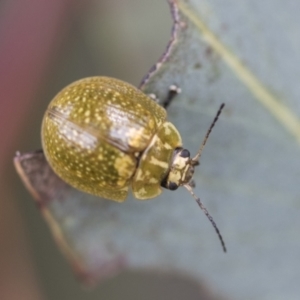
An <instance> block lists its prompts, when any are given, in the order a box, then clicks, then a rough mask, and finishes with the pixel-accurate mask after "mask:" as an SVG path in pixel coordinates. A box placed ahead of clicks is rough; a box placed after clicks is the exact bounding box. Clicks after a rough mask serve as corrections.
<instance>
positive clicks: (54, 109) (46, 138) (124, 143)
mask: <svg viewBox="0 0 300 300" xmlns="http://www.w3.org/2000/svg"><path fill="white" fill-rule="evenodd" d="M179 92H180V90H179V89H176V87H174V86H173V87H172V88H171V89H170V91H169V95H168V98H167V99H166V101H165V102H164V104H163V106H164V107H167V106H168V105H169V103H170V102H171V100H172V98H173V97H174V96H175V95H176V94H177V93H179ZM164 107H162V106H161V105H159V104H158V103H157V102H156V101H154V100H153V99H152V98H151V97H150V96H149V95H146V94H144V93H143V92H142V91H140V90H139V89H137V88H135V87H134V86H132V85H130V84H129V83H126V82H123V81H121V80H118V79H114V78H110V77H89V78H84V79H81V80H78V81H76V82H74V83H72V84H70V85H69V86H67V87H65V88H64V89H63V90H62V91H61V92H59V93H58V94H57V96H56V97H55V98H54V99H53V100H52V101H51V102H50V104H49V106H48V108H47V110H46V112H45V115H44V118H43V122H42V145H43V150H44V153H45V156H46V159H47V161H48V163H49V164H50V166H51V167H52V169H53V170H54V172H55V173H56V174H57V175H58V176H59V177H60V178H61V179H63V180H64V181H65V182H67V183H68V184H70V185H71V186H73V187H75V188H77V189H79V190H81V191H84V192H87V193H90V194H93V195H96V196H99V197H102V198H106V199H110V200H114V201H118V202H123V201H125V199H126V198H127V195H128V192H129V188H130V187H131V189H132V192H133V195H134V196H135V198H137V199H140V200H145V199H151V198H155V197H157V196H158V195H160V194H161V192H162V187H163V188H166V189H169V190H176V189H177V188H178V187H180V186H184V187H185V188H186V189H187V190H188V191H189V192H190V193H191V195H192V196H193V197H194V198H195V200H196V201H197V203H198V205H199V206H200V208H201V209H202V210H203V211H204V213H205V214H206V216H207V217H208V218H209V220H210V221H211V223H212V225H213V226H214V228H215V230H216V232H217V234H218V236H219V239H220V241H221V244H222V247H223V250H224V251H225V252H226V247H225V244H224V241H223V238H222V236H221V234H220V232H219V230H218V228H217V226H216V224H215V222H214V220H213V219H212V217H211V216H210V215H209V213H208V211H207V209H206V208H205V207H204V206H203V204H202V202H201V200H200V198H198V197H197V196H196V195H195V194H194V192H193V189H192V186H193V181H192V177H193V174H194V168H195V166H197V165H198V164H199V159H200V156H201V153H202V150H203V148H204V146H205V143H206V141H207V139H208V136H209V134H210V132H211V130H212V128H213V126H214V125H215V123H216V121H217V119H218V117H219V115H220V113H221V111H222V109H223V107H224V104H222V105H221V107H220V109H219V111H218V112H217V115H216V117H215V119H214V121H213V122H212V124H211V126H210V128H209V130H208V131H207V134H206V136H205V138H204V141H203V143H202V145H201V147H200V149H199V151H198V153H197V154H196V155H195V156H194V157H193V158H191V157H190V152H189V151H188V150H187V149H184V148H183V147H182V140H181V136H180V134H179V132H178V130H177V129H176V127H175V126H174V125H173V124H172V123H171V122H169V121H167V113H166V110H165V108H164Z"/></svg>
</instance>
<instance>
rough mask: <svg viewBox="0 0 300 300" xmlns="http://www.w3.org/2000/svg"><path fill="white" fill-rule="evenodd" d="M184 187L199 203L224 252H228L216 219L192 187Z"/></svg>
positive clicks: (187, 185)
mask: <svg viewBox="0 0 300 300" xmlns="http://www.w3.org/2000/svg"><path fill="white" fill-rule="evenodd" d="M184 187H185V188H186V189H187V190H188V191H189V192H190V193H191V195H192V196H193V197H194V199H195V200H196V202H197V203H198V205H199V207H200V208H201V209H202V210H203V212H204V213H205V215H206V216H207V218H208V220H209V221H210V222H211V224H212V226H213V227H214V228H215V230H216V233H217V235H218V237H219V240H220V242H221V244H222V247H223V251H224V252H226V251H227V249H226V246H225V242H224V240H223V237H222V235H221V233H220V230H219V228H218V226H217V224H216V222H215V221H214V219H213V218H212V216H211V215H210V214H209V212H208V210H207V209H206V208H205V206H204V205H203V203H202V202H201V200H200V198H199V197H197V196H196V195H195V193H194V191H193V189H192V188H191V186H190V185H189V184H185V185H184Z"/></svg>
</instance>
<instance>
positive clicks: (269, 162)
mask: <svg viewBox="0 0 300 300" xmlns="http://www.w3.org/2000/svg"><path fill="white" fill-rule="evenodd" d="M170 5H171V8H172V14H173V18H174V21H175V25H174V28H173V32H172V39H171V41H170V43H169V46H168V48H167V51H166V53H165V54H164V55H163V56H162V58H161V60H160V62H159V63H158V64H157V65H156V66H155V67H154V68H153V69H152V70H151V72H150V73H149V75H148V76H146V78H145V79H144V80H143V82H142V84H141V88H142V89H143V90H144V91H145V92H146V93H155V94H156V95H157V96H158V98H159V99H160V101H162V100H163V99H164V98H165V97H166V95H167V93H168V88H169V86H170V85H172V84H176V85H178V86H179V87H180V88H181V89H182V93H181V94H180V95H179V96H178V97H177V98H176V99H175V100H174V101H173V103H172V104H171V106H170V109H169V110H168V115H169V119H170V120H171V121H172V122H173V123H174V125H175V126H176V127H177V128H178V129H179V131H180V132H181V135H182V138H183V141H184V146H185V147H186V148H187V149H189V150H190V151H191V153H192V154H193V153H195V152H196V151H197V150H198V148H199V146H200V144H201V142H202V139H203V138H204V136H205V134H206V131H207V129H208V127H209V125H210V123H211V122H212V120H213V117H214V115H215V113H216V112H217V109H218V108H219V105H220V104H221V103H222V102H225V103H226V107H225V110H224V112H223V113H222V115H221V117H220V119H219V121H218V122H217V124H216V126H215V128H214V129H213V132H212V134H211V136H210V138H209V140H208V142H207V145H206V148H205V149H204V152H203V155H202V157H201V166H200V167H198V170H196V174H195V176H194V180H195V182H196V188H195V193H196V194H197V195H198V196H200V197H201V200H202V202H204V203H205V205H206V207H207V208H208V210H209V211H210V213H211V215H212V216H213V218H214V220H215V221H216V223H217V224H218V227H219V229H220V231H221V233H222V235H223V238H224V239H225V242H226V244H227V247H228V253H227V254H226V255H224V254H223V253H222V249H221V246H220V243H219V241H218V238H217V236H216V235H215V232H214V229H213V228H212V226H211V224H210V223H209V222H208V221H207V219H206V217H205V216H204V215H203V213H202V211H201V210H200V209H199V208H198V206H197V204H196V203H195V201H194V200H193V198H192V197H191V195H189V194H188V193H187V192H186V191H185V190H184V189H180V190H177V191H175V192H171V191H164V193H163V195H162V196H160V197H158V198H157V199H153V200H151V201H145V202H144V201H137V200H134V199H133V198H132V197H130V198H129V199H128V200H127V201H126V202H125V203H124V204H118V203H114V202H111V201H107V200H103V199H98V198H95V197H91V196H89V195H86V194H83V193H80V192H78V191H75V190H74V189H72V188H70V187H68V186H67V185H65V184H64V183H62V182H61V181H60V180H59V179H58V178H57V177H56V176H55V175H54V174H53V173H52V171H51V170H50V169H49V166H48V165H47V163H46V161H45V159H44V156H43V155H42V153H34V154H26V155H19V156H17V157H16V159H15V163H16V165H17V169H18V171H19V173H20V174H21V175H22V178H23V180H24V182H25V183H26V184H27V186H28V187H29V189H30V191H31V192H32V194H33V195H34V196H35V198H36V199H37V201H38V203H39V207H40V208H41V212H42V213H43V215H44V216H45V218H46V220H47V221H48V222H49V225H50V228H51V230H52V231H53V234H54V237H55V238H56V240H57V241H58V242H59V245H60V247H61V248H62V249H63V251H64V252H65V253H66V254H67V257H68V259H69V260H70V262H71V264H72V266H73V268H74V270H75V271H76V273H77V274H78V275H79V276H80V277H81V278H82V279H83V280H84V281H85V282H88V283H94V282H98V281H99V280H100V279H101V278H103V277H107V276H111V275H112V274H116V273H118V272H120V271H121V270H122V269H157V270H164V271H166V270H169V271H174V272H179V273H182V274H188V275H190V276H193V277H194V278H196V279H198V280H200V278H203V277H205V278H206V281H207V282H210V284H211V285H212V286H214V289H215V290H216V291H222V293H224V294H225V295H228V296H229V297H231V298H235V299H245V298H247V299H250V298H251V299H274V298H275V297H277V299H296V298H297V297H298V295H299V293H300V289H299V285H298V284H297V283H296V282H297V280H296V278H299V277H300V271H299V270H300V266H299V265H298V252H297V251H295V249H299V247H300V240H299V238H298V235H299V234H298V231H297V228H299V226H300V218H299V210H300V208H299V203H300V202H299V194H300V193H299V192H300V185H299V180H300V160H299V154H300V150H299V143H300V121H299V115H300V106H299V95H300V85H299V84H298V82H297V81H296V80H297V79H298V78H300V76H299V75H300V74H299V70H300V69H299V65H300V58H299V49H300V42H299V41H300V40H299V38H298V32H299V26H300V20H299V17H298V12H299V9H300V3H299V4H298V3H296V2H294V3H293V5H292V4H291V3H290V4H289V3H287V2H283V1H282V0H276V1H272V2H271V1H269V0H268V1H260V2H257V1H256V2H253V1H250V0H241V1H233V0H228V1H226V2H224V1H220V0H210V1H209V2H207V1H198V0H190V1H183V0H182V1H175V0H174V1H171V0H170ZM270 7H272V12H276V13H273V14H271V13H270ZM277 12H278V13H277ZM245 295H246V297H245Z"/></svg>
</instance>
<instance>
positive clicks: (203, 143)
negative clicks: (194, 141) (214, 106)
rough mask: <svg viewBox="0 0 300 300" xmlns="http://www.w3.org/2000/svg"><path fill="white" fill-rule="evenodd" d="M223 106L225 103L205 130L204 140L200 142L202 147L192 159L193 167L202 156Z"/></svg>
mask: <svg viewBox="0 0 300 300" xmlns="http://www.w3.org/2000/svg"><path fill="white" fill-rule="evenodd" d="M224 106H225V103H222V104H221V106H220V108H219V110H218V112H217V114H216V116H215V118H214V120H213V121H212V123H211V125H210V127H209V129H208V130H207V132H206V135H205V137H204V140H203V142H202V145H201V147H200V149H199V151H198V152H197V154H196V155H195V157H194V158H193V159H192V162H193V165H196V163H197V162H199V160H200V156H201V154H202V151H203V149H204V146H205V144H206V141H207V140H208V137H209V135H210V133H211V131H212V129H213V128H214V126H215V124H216V123H217V121H218V118H219V116H220V114H221V112H222V109H223V108H224Z"/></svg>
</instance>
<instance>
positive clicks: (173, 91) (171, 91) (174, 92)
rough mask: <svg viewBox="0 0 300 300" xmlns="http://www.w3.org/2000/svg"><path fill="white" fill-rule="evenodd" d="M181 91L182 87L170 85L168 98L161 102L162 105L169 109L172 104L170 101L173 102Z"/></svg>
mask: <svg viewBox="0 0 300 300" xmlns="http://www.w3.org/2000/svg"><path fill="white" fill-rule="evenodd" d="M180 93H181V88H180V87H178V86H177V85H175V84H172V85H171V86H170V87H169V93H168V96H167V98H166V99H165V100H164V101H163V102H162V103H161V105H162V106H163V107H164V108H166V109H167V108H168V106H169V105H170V103H171V102H172V100H173V99H174V97H175V96H177V95H178V94H180Z"/></svg>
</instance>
